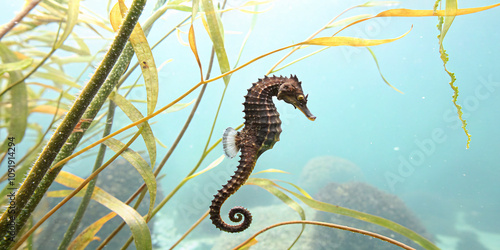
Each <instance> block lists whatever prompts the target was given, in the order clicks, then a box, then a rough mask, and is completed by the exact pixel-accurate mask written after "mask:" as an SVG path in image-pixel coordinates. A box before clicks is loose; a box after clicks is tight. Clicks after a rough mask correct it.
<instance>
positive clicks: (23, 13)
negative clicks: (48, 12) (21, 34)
mask: <svg viewBox="0 0 500 250" xmlns="http://www.w3.org/2000/svg"><path fill="white" fill-rule="evenodd" d="M40 2H41V0H32V1H31V2H29V3H28V4H26V5H25V6H24V9H23V10H21V12H19V13H18V14H17V15H16V16H15V17H14V18H12V20H10V22H8V23H7V24H5V25H3V27H2V29H1V30H0V40H2V38H3V37H4V36H5V34H7V32H9V31H11V30H12V29H13V28H14V26H16V25H17V24H18V23H20V22H21V20H23V18H24V17H25V16H26V15H28V13H30V11H31V10H32V9H34V8H35V7H36V6H37V5H38V3H40Z"/></svg>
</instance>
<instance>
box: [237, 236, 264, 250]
mask: <svg viewBox="0 0 500 250" xmlns="http://www.w3.org/2000/svg"><path fill="white" fill-rule="evenodd" d="M257 243H259V241H258V240H257V239H255V238H253V239H252V240H250V242H248V243H247V244H245V245H243V246H241V247H240V248H238V250H249V249H250V247H251V246H253V245H255V244H257Z"/></svg>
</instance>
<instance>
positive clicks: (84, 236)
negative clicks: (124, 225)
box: [68, 212, 116, 250]
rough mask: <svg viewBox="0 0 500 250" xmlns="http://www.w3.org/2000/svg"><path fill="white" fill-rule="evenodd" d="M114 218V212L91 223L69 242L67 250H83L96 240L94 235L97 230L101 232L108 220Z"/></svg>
mask: <svg viewBox="0 0 500 250" xmlns="http://www.w3.org/2000/svg"><path fill="white" fill-rule="evenodd" d="M115 216H116V213H115V212H111V213H109V214H107V215H106V216H104V217H102V218H100V219H99V220H97V221H96V222H94V223H92V225H90V226H88V227H87V228H85V230H83V232H81V233H80V234H79V235H78V236H76V238H75V239H74V240H73V242H71V244H70V245H69V247H68V249H69V250H84V249H85V247H87V245H88V244H89V243H90V242H92V241H93V240H94V239H96V237H95V235H96V234H97V232H99V230H101V228H102V226H103V225H104V224H106V222H108V221H109V220H111V219H113V218H114V217H115Z"/></svg>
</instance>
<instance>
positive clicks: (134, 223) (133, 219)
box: [47, 171, 153, 249]
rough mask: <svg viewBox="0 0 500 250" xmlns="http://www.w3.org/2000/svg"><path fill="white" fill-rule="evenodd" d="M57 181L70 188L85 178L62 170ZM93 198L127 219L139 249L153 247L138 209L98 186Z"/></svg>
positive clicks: (51, 194)
mask: <svg viewBox="0 0 500 250" xmlns="http://www.w3.org/2000/svg"><path fill="white" fill-rule="evenodd" d="M55 181H56V182H58V183H60V184H62V185H64V186H67V187H70V188H77V187H78V186H80V183H82V182H83V179H82V178H80V177H78V176H76V175H73V174H70V173H68V172H65V171H61V172H60V173H59V175H57V178H56V180H55ZM85 191H86V187H85V188H83V189H82V190H80V192H78V194H77V195H76V196H79V197H81V196H83V195H84V194H85ZM71 192H72V190H59V191H52V192H47V196H48V197H66V196H68V195H69V194H70V193H71ZM92 199H94V200H95V201H97V202H99V203H101V204H102V205H104V206H105V207H107V208H108V209H110V210H111V211H113V212H115V213H117V214H118V215H119V216H120V217H121V218H122V219H123V220H124V221H125V223H127V225H128V226H129V228H130V231H132V235H133V237H134V240H135V246H136V248H137V249H152V247H153V245H152V242H151V233H150V232H149V228H148V225H147V223H146V221H145V220H144V218H142V216H141V215H140V214H139V213H138V212H137V211H135V210H134V209H133V208H131V207H130V206H129V205H127V204H125V203H123V202H122V201H120V200H118V199H117V198H115V197H114V196H112V195H111V194H109V193H107V192H105V191H104V190H102V189H100V188H99V187H97V186H96V187H95V189H94V193H93V194H92Z"/></svg>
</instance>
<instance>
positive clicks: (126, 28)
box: [0, 0, 146, 248]
mask: <svg viewBox="0 0 500 250" xmlns="http://www.w3.org/2000/svg"><path fill="white" fill-rule="evenodd" d="M145 4H146V0H134V2H133V3H132V6H131V8H130V11H129V13H128V14H127V17H126V18H125V21H124V23H123V25H122V26H121V28H120V30H119V32H118V34H117V36H116V38H115V39H114V41H113V43H112V45H111V47H110V49H109V50H108V52H107V53H106V55H105V56H104V59H103V61H102V62H101V64H100V65H99V67H98V69H97V70H96V72H95V73H94V75H93V76H92V78H91V79H90V81H89V83H88V84H87V85H86V87H85V88H84V89H83V90H82V93H81V94H80V96H79V97H78V98H77V99H76V100H75V102H74V104H73V106H72V107H71V109H70V111H69V112H68V114H67V115H66V117H65V118H64V120H63V121H62V123H61V124H60V125H59V127H58V128H57V129H56V131H55V133H54V135H53V136H52V138H51V139H50V141H49V142H48V144H47V146H46V147H45V149H44V150H43V151H42V153H41V154H40V156H39V158H38V159H37V161H36V162H35V164H34V166H33V168H32V169H31V171H30V173H29V174H28V176H27V177H26V179H25V181H24V182H23V184H22V185H21V187H20V188H19V191H18V193H17V195H16V197H15V198H16V203H17V204H16V205H17V209H16V210H15V211H14V213H11V214H9V213H8V211H6V212H4V213H3V214H2V217H1V218H0V228H2V229H3V228H5V226H6V225H7V224H8V223H13V221H12V219H13V218H16V217H18V216H19V214H20V213H21V209H23V208H24V207H25V205H26V204H27V203H28V201H29V199H30V197H31V196H40V197H41V196H43V194H44V193H35V190H36V188H37V187H38V184H40V182H41V180H42V178H43V177H44V175H45V174H46V173H47V171H48V170H49V168H50V166H51V165H52V163H53V161H54V159H55V158H56V156H57V154H58V153H59V151H60V150H61V148H62V146H63V145H64V144H65V142H66V140H67V139H68V138H69V136H70V134H71V133H72V132H73V129H74V128H75V126H76V125H77V123H78V122H79V121H80V118H81V117H82V115H83V113H84V112H85V110H86V109H87V107H88V105H89V104H90V102H91V101H92V99H93V98H94V96H95V95H96V93H97V92H98V90H99V89H100V87H101V85H102V84H103V83H104V81H105V80H106V77H107V76H108V74H109V72H110V71H111V69H112V68H113V65H115V63H116V61H117V60H118V57H119V56H120V54H121V52H122V51H123V48H124V47H125V44H126V43H127V40H128V37H129V36H130V34H131V33H132V30H133V29H134V27H135V24H136V23H137V21H138V19H139V16H140V15H141V13H142V10H143V8H144V5H145ZM23 224H24V223H23ZM22 227H23V225H21V224H18V225H17V231H19V230H20V228H22ZM2 236H4V237H2V239H1V242H0V248H3V247H6V246H8V245H9V243H10V241H9V238H8V235H2ZM10 239H13V238H10Z"/></svg>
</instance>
